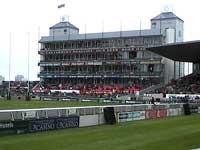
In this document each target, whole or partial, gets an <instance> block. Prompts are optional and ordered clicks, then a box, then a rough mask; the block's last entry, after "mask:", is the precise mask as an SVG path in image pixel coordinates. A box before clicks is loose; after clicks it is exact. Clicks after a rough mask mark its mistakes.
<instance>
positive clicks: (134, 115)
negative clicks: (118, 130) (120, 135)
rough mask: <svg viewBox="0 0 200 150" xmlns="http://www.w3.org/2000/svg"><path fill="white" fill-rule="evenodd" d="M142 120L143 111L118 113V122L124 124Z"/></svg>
mask: <svg viewBox="0 0 200 150" xmlns="http://www.w3.org/2000/svg"><path fill="white" fill-rule="evenodd" d="M142 119H145V111H134V112H121V113H118V122H126V121H133V120H142Z"/></svg>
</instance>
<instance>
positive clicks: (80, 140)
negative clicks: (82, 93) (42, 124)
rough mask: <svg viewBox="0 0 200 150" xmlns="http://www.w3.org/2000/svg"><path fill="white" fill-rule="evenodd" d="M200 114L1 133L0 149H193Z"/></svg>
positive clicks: (198, 140)
mask: <svg viewBox="0 0 200 150" xmlns="http://www.w3.org/2000/svg"><path fill="white" fill-rule="evenodd" d="M193 148H200V115H192V116H180V117H171V118H165V119H159V120H146V121H135V122H126V123H120V124H117V125H114V126H112V125H102V126H95V127H85V128H76V129H65V130H59V131H50V132H42V133H33V134H24V135H14V136H4V137H0V150H40V149H41V150H190V149H193Z"/></svg>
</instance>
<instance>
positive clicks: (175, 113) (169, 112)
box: [167, 109, 178, 116]
mask: <svg viewBox="0 0 200 150" xmlns="http://www.w3.org/2000/svg"><path fill="white" fill-rule="evenodd" d="M167 116H178V109H168V110H167Z"/></svg>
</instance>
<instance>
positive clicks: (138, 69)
mask: <svg viewBox="0 0 200 150" xmlns="http://www.w3.org/2000/svg"><path fill="white" fill-rule="evenodd" d="M182 40H183V20H182V19H180V18H179V17H177V16H176V15H175V14H173V13H172V12H164V13H161V14H160V15H158V16H156V17H154V18H153V19H151V29H148V30H142V29H140V30H133V31H117V32H100V33H85V34H79V29H78V28H77V27H76V26H74V25H72V24H71V23H70V22H60V23H58V24H56V25H54V26H52V27H50V35H49V36H46V37H42V38H41V40H40V41H39V42H40V43H41V49H40V51H39V54H40V58H41V59H40V62H39V66H40V73H39V75H38V76H39V77H40V79H41V81H42V82H43V83H44V86H46V87H48V88H50V89H57V88H59V89H78V90H81V92H82V93H112V92H122V91H125V90H126V91H128V92H135V91H138V90H141V89H145V88H147V87H150V86H152V85H159V84H162V83H166V82H169V81H170V80H171V79H172V78H174V77H175V78H176V79H177V78H179V77H182V76H183V72H184V65H183V63H181V62H178V63H177V62H174V61H172V60H169V59H166V58H164V57H162V56H160V55H158V54H155V53H153V52H150V51H147V50H146V48H147V47H150V46H159V45H162V44H165V43H170V42H177V41H182ZM169 70H170V71H169ZM174 75H176V76H174Z"/></svg>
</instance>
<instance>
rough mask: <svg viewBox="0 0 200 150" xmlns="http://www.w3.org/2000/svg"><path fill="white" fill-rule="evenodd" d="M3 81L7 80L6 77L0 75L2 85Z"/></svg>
mask: <svg viewBox="0 0 200 150" xmlns="http://www.w3.org/2000/svg"><path fill="white" fill-rule="evenodd" d="M3 81H5V78H4V77H3V76H1V75H0V85H2V83H3Z"/></svg>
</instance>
